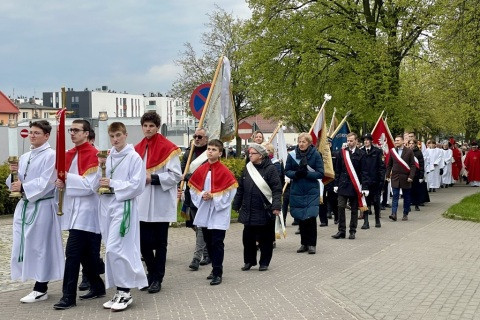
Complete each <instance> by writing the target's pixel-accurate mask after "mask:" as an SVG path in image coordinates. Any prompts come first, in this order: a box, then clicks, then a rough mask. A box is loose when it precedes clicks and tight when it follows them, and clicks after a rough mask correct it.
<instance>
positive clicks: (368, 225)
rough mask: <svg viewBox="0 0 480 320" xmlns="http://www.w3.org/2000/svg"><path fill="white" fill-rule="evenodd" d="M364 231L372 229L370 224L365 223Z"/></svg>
mask: <svg viewBox="0 0 480 320" xmlns="http://www.w3.org/2000/svg"><path fill="white" fill-rule="evenodd" d="M362 229H364V230H365V229H370V224H368V222H367V223H364V224H363V226H362Z"/></svg>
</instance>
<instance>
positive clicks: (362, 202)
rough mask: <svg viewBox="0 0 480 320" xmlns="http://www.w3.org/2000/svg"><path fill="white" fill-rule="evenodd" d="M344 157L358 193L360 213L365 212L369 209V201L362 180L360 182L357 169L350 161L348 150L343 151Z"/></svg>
mask: <svg viewBox="0 0 480 320" xmlns="http://www.w3.org/2000/svg"><path fill="white" fill-rule="evenodd" d="M342 155H343V162H344V164H345V168H347V172H348V176H349V177H350V181H352V185H353V188H354V189H355V192H356V193H357V199H358V207H359V209H360V211H365V210H367V209H368V208H367V201H366V200H365V197H364V196H363V194H362V185H361V184H360V180H358V176H357V173H356V172H355V168H354V167H353V164H352V161H351V160H350V152H348V151H347V149H342Z"/></svg>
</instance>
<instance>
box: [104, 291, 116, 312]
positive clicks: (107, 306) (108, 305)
mask: <svg viewBox="0 0 480 320" xmlns="http://www.w3.org/2000/svg"><path fill="white" fill-rule="evenodd" d="M117 299H118V292H117V293H115V295H114V296H113V298H112V300H108V301H107V302H105V303H104V304H103V307H104V308H105V309H110V308H111V307H112V306H113V304H114V303H115V301H117Z"/></svg>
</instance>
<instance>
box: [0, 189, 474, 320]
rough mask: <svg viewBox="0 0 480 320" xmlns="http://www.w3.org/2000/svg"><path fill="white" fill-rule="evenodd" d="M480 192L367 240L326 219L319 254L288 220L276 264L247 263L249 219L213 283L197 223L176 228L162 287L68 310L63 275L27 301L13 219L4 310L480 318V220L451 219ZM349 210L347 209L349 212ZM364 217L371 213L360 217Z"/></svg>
mask: <svg viewBox="0 0 480 320" xmlns="http://www.w3.org/2000/svg"><path fill="white" fill-rule="evenodd" d="M478 191H480V190H479V188H472V187H467V186H464V185H456V186H455V187H453V188H449V189H446V190H445V189H439V190H438V191H437V192H436V193H431V194H430V197H431V200H432V202H431V203H430V204H427V206H425V207H421V210H422V211H420V212H415V211H412V213H411V214H410V217H409V219H410V220H409V221H408V222H402V221H397V222H391V221H389V219H388V215H389V214H390V212H389V211H382V216H383V218H382V228H380V229H377V228H374V227H373V226H372V227H371V229H370V230H360V229H359V230H358V231H357V239H356V240H349V239H339V240H335V239H332V238H331V237H330V236H331V235H332V234H334V233H336V231H337V230H336V225H334V224H333V221H332V220H330V221H329V222H330V223H331V224H330V225H329V226H328V227H326V228H318V244H317V254H315V255H308V254H306V253H302V254H297V253H296V249H297V248H298V247H299V245H300V238H299V236H298V235H295V234H294V232H295V230H296V227H292V226H290V223H288V227H287V232H288V236H287V239H281V240H278V241H277V248H276V249H275V250H274V255H273V259H272V262H271V264H270V268H269V270H268V271H266V272H259V271H258V267H254V268H253V269H252V270H250V271H247V272H244V271H240V267H241V266H243V258H242V251H243V247H242V240H241V238H242V229H243V226H242V225H241V224H238V223H235V224H232V225H231V228H230V230H229V231H227V238H226V241H225V249H226V252H225V262H224V277H223V283H222V284H221V285H219V286H214V287H212V286H210V285H209V281H207V280H206V277H207V275H208V274H209V273H210V266H207V267H200V270H199V271H190V270H189V269H188V265H189V263H190V261H191V258H192V252H193V248H194V245H195V243H194V242H195V236H194V232H193V231H192V230H190V229H186V228H172V229H170V237H169V246H168V259H167V270H166V276H165V279H164V282H163V285H162V291H160V293H158V294H148V293H144V292H140V291H138V290H136V289H135V290H132V296H133V300H134V301H133V304H132V305H131V306H130V307H129V308H128V309H127V310H125V311H123V312H118V313H113V312H110V311H109V310H104V309H103V308H102V304H103V302H105V301H107V300H108V299H110V298H111V297H112V296H113V293H114V291H113V289H109V290H108V293H107V296H106V297H105V298H101V299H96V300H91V301H81V300H78V299H77V307H75V308H72V309H69V310H64V311H58V310H54V309H53V307H52V306H53V304H54V303H56V302H58V300H59V299H60V297H61V282H54V283H53V282H52V283H51V284H50V285H49V299H48V300H46V301H42V302H38V303H35V304H21V303H20V302H19V299H20V298H21V297H23V296H24V295H26V294H27V293H29V292H30V291H31V288H32V284H31V283H27V284H25V283H18V282H12V281H10V280H9V259H10V246H9V241H11V239H10V238H11V218H10V219H0V234H1V238H0V304H1V305H2V311H1V312H2V318H3V319H61V318H62V319H69V320H73V319H85V318H88V319H107V318H109V319H110V318H111V319H123V318H136V319H152V318H160V319H274V318H275V319H480V309H479V306H480V246H479V238H480V224H477V223H472V222H466V221H455V220H448V219H444V218H443V217H441V214H442V213H443V212H444V211H445V210H446V209H447V208H448V207H450V205H451V204H453V203H456V202H458V201H460V200H461V199H462V198H463V197H465V196H467V195H470V194H473V193H475V192H478ZM348 220H349V219H348V218H347V221H348ZM360 225H361V221H360V223H359V226H360Z"/></svg>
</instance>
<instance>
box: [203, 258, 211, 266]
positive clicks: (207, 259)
mask: <svg viewBox="0 0 480 320" xmlns="http://www.w3.org/2000/svg"><path fill="white" fill-rule="evenodd" d="M210 263H212V260H210V258H209V257H206V258H203V260H202V261H200V265H201V266H206V265H207V264H210Z"/></svg>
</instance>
